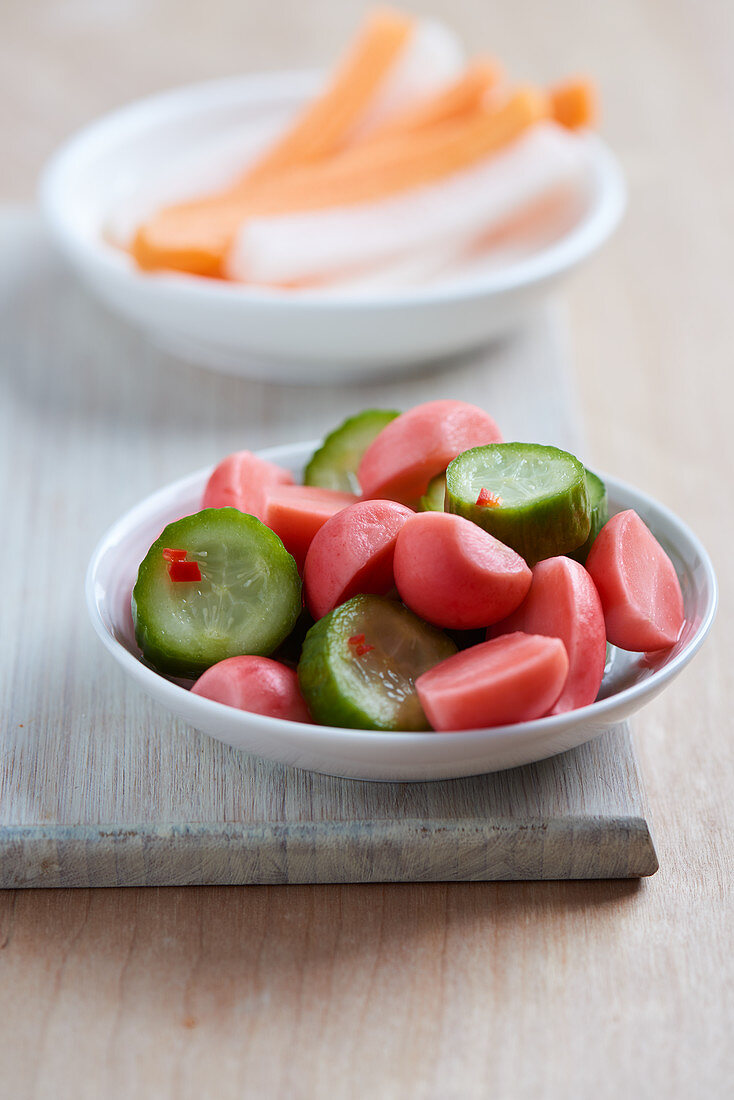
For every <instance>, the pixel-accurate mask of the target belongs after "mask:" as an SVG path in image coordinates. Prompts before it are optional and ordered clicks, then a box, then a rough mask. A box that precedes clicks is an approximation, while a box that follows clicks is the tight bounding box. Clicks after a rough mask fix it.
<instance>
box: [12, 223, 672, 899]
mask: <svg viewBox="0 0 734 1100" xmlns="http://www.w3.org/2000/svg"><path fill="white" fill-rule="evenodd" d="M0 255H1V256H2V257H3V263H4V268H3V269H4V271H5V278H6V282H7V285H8V293H7V295H6V302H5V307H4V309H2V311H1V315H0V348H2V354H3V356H4V358H5V359H6V361H7V362H8V363H11V364H12V365H13V371H12V373H10V374H8V375H6V376H5V379H4V381H5V383H6V384H5V386H4V387H3V389H2V391H1V392H2V398H3V399H2V401H0V424H2V437H3V438H4V440H5V444H6V447H7V454H8V462H7V463H6V465H5V466H4V471H5V476H4V477H3V478H1V479H0V484H2V495H3V497H5V498H7V499H8V500H13V499H15V500H16V501H17V502H18V503H20V505H21V507H20V509H17V508H16V509H15V512H16V521H17V522H16V525H15V526H14V529H13V532H12V534H11V535H9V537H8V541H7V543H6V566H7V568H9V569H10V570H11V572H12V573H13V575H15V576H17V577H18V579H19V584H18V587H17V589H16V592H17V594H18V595H19V596H21V598H20V599H16V600H14V601H13V602H10V601H9V602H8V605H7V607H6V622H7V628H8V629H7V630H6V632H5V635H4V638H3V640H2V641H1V642H0V645H2V647H3V649H4V650H6V651H7V653H6V659H5V660H3V661H2V663H0V669H2V672H0V704H1V705H2V710H3V712H4V714H5V715H6V716H7V722H6V725H5V728H4V729H3V731H2V733H0V887H2V886H5V887H7V886H26V887H32V886H116V885H119V886H128V885H134V886H145V885H153V886H155V885H181V884H196V885H201V884H223V885H224V884H244V883H252V882H255V883H275V882H384V881H396V880H397V881H400V880H416V881H425V880H428V879H434V880H438V881H442V880H461V879H470V880H477V879H493V878H499V879H514V878H521V879H522V878H578V877H586V876H588V877H592V878H611V877H617V876H620V877H625V876H635V875H645V874H652V873H653V872H654V871H655V870H656V869H657V860H656V857H655V851H654V848H653V845H652V842H651V839H650V834H649V830H648V827H647V823H646V821H645V808H644V802H643V798H642V792H641V789H640V784H639V777H638V773H637V768H636V765H635V761H634V756H633V753H632V749H631V744H630V740H629V734H628V732H627V730H626V728H620V729H617V730H614V731H611V732H610V733H608V734H607V735H606V736H605V737H603V738H602V739H601V740H599V741H597V742H595V743H594V744H593V745H589V746H584V747H582V748H580V749H578V750H576V751H575V752H572V753H567V754H564V755H563V756H561V757H556V758H554V759H551V760H548V761H546V762H544V763H543V764H540V765H536V766H534V767H528V768H518V769H513V770H512V771H510V772H505V773H498V774H496V775H490V776H479V777H475V778H472V779H465V780H455V781H452V782H448V783H425V784H391V783H355V782H350V781H349V780H342V779H336V778H333V777H329V776H319V775H313V774H311V773H308V772H304V771H299V770H297V769H294V768H285V767H281V766H280V765H277V764H274V763H271V762H268V761H266V760H263V759H258V758H256V757H250V756H246V755H245V754H243V753H239V752H236V751H235V750H232V749H229V748H228V747H227V746H225V745H221V744H219V743H217V742H215V741H212V740H211V739H209V738H208V737H206V736H204V735H202V734H199V733H197V732H196V731H195V730H192V729H190V728H188V727H187V726H186V725H185V724H184V723H183V722H181V721H177V720H176V719H174V718H173V716H171V715H170V714H169V713H168V712H166V711H165V710H164V708H162V707H160V706H159V705H157V704H155V703H152V702H151V701H150V700H148V699H147V698H146V697H145V696H143V695H142V694H141V693H140V692H139V691H138V690H137V689H136V688H135V687H133V686H131V685H130V684H128V683H127V682H126V681H125V678H124V675H123V673H122V672H121V671H120V670H119V669H118V668H116V667H112V666H111V663H110V659H109V657H108V656H107V655H106V654H105V653H104V652H103V650H102V649H101V647H100V646H99V643H98V642H97V639H96V638H94V637H93V636H92V633H91V631H90V630H89V628H88V625H87V623H86V618H85V615H84V610H83V606H82V601H81V598H80V597H81V584H82V577H83V572H84V567H85V563H86V561H87V559H88V557H89V554H90V551H91V547H92V545H93V543H94V541H95V540H96V538H97V537H98V536H99V535H100V534H101V529H100V521H101V516H102V515H103V514H105V513H108V512H109V510H113V509H115V508H117V509H119V510H122V507H123V502H124V505H125V506H127V505H128V504H131V503H133V502H134V500H135V499H136V498H142V497H143V496H145V495H146V494H147V493H148V492H149V491H150V490H151V489H154V488H156V487H158V486H157V484H156V480H155V479H157V478H158V476H159V475H158V472H157V467H158V464H159V463H165V464H167V465H168V466H169V468H170V469H171V472H172V474H173V471H174V470H175V471H176V472H177V473H184V472H188V471H189V469H190V468H192V466H196V465H197V464H199V462H200V461H201V462H203V463H205V462H207V461H212V460H214V459H215V458H217V457H219V456H221V455H222V454H223V453H226V452H227V451H229V450H233V449H238V448H241V447H242V446H243V445H249V446H250V447H255V446H257V445H258V444H259V443H260V442H261V441H264V440H265V439H267V435H266V434H265V433H266V432H268V433H269V434H270V439H269V441H270V442H275V441H280V440H282V439H283V438H292V437H293V436H292V435H291V433H296V432H301V433H302V434H304V435H314V434H317V433H318V432H319V431H321V430H322V428H323V427H324V423H323V419H324V418H325V417H328V418H329V419H328V420H327V425H330V424H332V423H335V422H338V421H339V420H340V419H341V418H342V417H344V416H345V415H348V414H349V413H350V412H352V411H353V410H354V408H358V407H362V406H370V405H374V404H378V403H379V402H380V401H383V402H387V403H389V404H398V405H400V404H404V405H406V406H409V405H410V404H411V403H413V401H414V400H415V399H416V398H417V396H418V394H419V393H421V394H422V395H423V396H428V395H429V394H433V395H435V396H439V395H441V394H445V393H454V394H456V395H464V396H471V397H472V398H473V399H474V400H476V401H478V402H480V403H482V404H484V405H485V406H486V407H487V408H490V409H491V410H492V413H493V415H494V416H495V417H496V419H497V420H498V422H499V423H501V424H502V425H503V426H504V428H505V430H506V431H508V432H509V433H510V437H511V438H515V437H516V436H517V435H524V436H525V437H530V438H538V439H543V440H546V441H547V442H549V443H557V444H561V445H566V446H569V447H571V448H572V449H573V450H577V449H578V446H579V443H580V440H579V430H578V416H577V412H576V409H575V407H574V399H573V394H572V392H571V390H570V387H569V385H568V377H567V370H566V363H565V361H564V358H563V354H562V349H561V348H560V346H559V342H558V327H557V325H556V324H555V323H554V322H553V320H552V319H551V318H549V317H548V316H546V315H545V314H544V315H542V316H539V317H538V318H537V319H536V321H535V322H534V323H533V324H531V325H530V327H529V328H528V329H526V330H525V331H523V332H522V333H521V334H519V335H518V336H516V337H515V338H513V339H508V340H507V341H505V342H504V344H503V345H502V346H500V347H497V348H494V349H491V350H490V351H489V352H481V353H479V354H477V355H474V356H470V357H466V358H465V359H464V360H463V361H462V362H461V363H460V364H457V363H451V364H449V365H448V366H445V367H444V368H443V369H434V370H433V371H432V373H431V376H430V377H429V378H425V377H424V378H422V379H418V380H415V379H413V380H409V381H407V382H397V383H392V384H391V385H390V386H386V385H385V384H381V385H380V386H376V385H374V384H373V385H370V386H364V387H360V389H359V392H356V391H355V390H354V389H350V390H345V391H344V392H342V393H339V394H336V393H329V394H328V396H329V400H328V404H326V407H324V405H325V403H324V401H323V393H324V391H319V390H303V389H301V390H300V391H298V390H296V391H294V390H293V389H292V388H286V387H283V386H281V387H279V388H278V390H277V391H276V390H274V389H272V388H271V387H268V386H265V385H258V384H254V383H246V382H242V381H238V380H235V379H230V378H220V377H218V376H216V375H212V374H210V373H209V372H206V371H202V370H189V371H186V370H183V369H182V367H181V365H180V364H178V363H173V362H171V361H170V360H168V359H167V358H165V357H163V356H162V355H160V354H158V353H157V352H155V351H154V350H153V349H151V348H149V347H147V346H146V345H145V342H144V339H143V337H142V336H140V335H139V334H138V333H136V332H134V331H132V330H131V329H129V328H128V327H127V326H125V325H123V324H121V323H119V322H117V321H115V320H114V319H113V318H111V317H110V316H109V315H108V313H107V312H106V311H104V310H103V309H101V308H100V307H99V306H98V305H97V304H96V303H95V302H94V301H92V300H91V299H90V298H89V296H88V295H87V294H86V293H85V292H84V291H83V290H82V289H81V288H80V287H79V286H77V285H76V283H75V281H74V280H73V279H70V278H69V277H68V274H67V273H66V271H65V269H64V268H63V267H61V266H60V264H59V262H58V261H57V260H56V259H55V258H54V257H53V255H52V253H51V251H50V249H49V246H48V244H47V243H46V241H45V238H44V235H43V233H42V231H41V229H40V227H39V225H38V222H37V220H36V219H35V218H34V217H33V215H32V214H28V215H26V216H23V215H22V214H19V213H15V214H12V213H8V214H7V215H6V216H5V217H0ZM39 318H43V324H42V326H40V327H39V325H38V319H39ZM141 352H143V353H144V363H143V364H141V363H140V362H139V360H140V358H141ZM526 390H529V391H532V392H533V393H534V394H535V395H536V401H535V403H534V411H533V412H531V411H530V410H528V409H526V408H525V405H526V399H525V392H526ZM326 392H328V391H326ZM306 395H308V398H309V400H308V402H307V401H306ZM409 395H415V397H413V396H409ZM275 397H277V400H278V403H279V404H282V406H283V413H281V415H280V417H279V418H278V419H279V420H280V423H281V426H280V427H278V426H277V424H278V419H276V415H277V414H275V413H274V412H273V411H272V403H273V398H275ZM314 401H315V402H316V404H317V405H318V406H319V408H318V412H317V409H316V406H313V412H311V405H312V403H313V402H314ZM259 409H262V410H263V412H264V413H267V412H268V411H269V416H267V415H265V416H263V417H262V419H263V420H264V421H265V424H262V423H258V420H259V419H260V417H259V416H258V411H257V410H259ZM286 410H288V411H287V412H286ZM230 414H231V417H232V419H231V424H226V423H225V425H223V424H222V421H223V420H225V418H227V417H228V415H230ZM314 420H315V421H316V423H314ZM141 422H142V426H141ZM182 424H183V425H189V428H188V430H187V431H185V432H184V431H182V429H181V425H182ZM100 426H102V427H101V429H100ZM314 428H315V429H316V431H314ZM227 432H230V433H231V436H229V437H228V438H227V440H226V442H225V443H224V445H223V443H222V436H223V435H224V434H226V433H227ZM39 443H40V444H41V445H39ZM153 463H155V465H153ZM42 516H48V517H53V520H52V523H53V537H52V540H51V541H50V542H49V540H48V539H47V538H44V537H40V538H39V537H38V533H37V527H38V519H39V517H42ZM112 518H113V517H112V516H109V518H108V517H107V516H105V518H104V520H102V521H101V522H102V523H103V524H106V523H108V522H109V521H110V520H111V519H112ZM54 638H63V639H64V645H63V647H58V646H55V645H54V644H53V639H54Z"/></svg>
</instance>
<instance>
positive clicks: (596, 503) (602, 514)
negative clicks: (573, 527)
mask: <svg viewBox="0 0 734 1100" xmlns="http://www.w3.org/2000/svg"><path fill="white" fill-rule="evenodd" d="M586 488H587V490H588V492H589V505H590V508H591V528H590V530H589V537H588V538H587V540H586V542H585V543H583V545H582V546H579V548H578V549H577V550H573V551H572V552H571V553H570V554H569V555H568V556H569V557H570V558H573V560H574V561H577V562H579V564H580V565H586V559H587V558H588V556H589V551H590V550H591V547H592V546H593V544H594V539H595V538H596V536H597V535H598V534H599V532H600V531H601V529H602V527H603V526H604V524H605V523H606V522H607V520H608V519H609V501H608V499H607V487H606V485H605V484H604V482H603V481H602V479H601V478H600V477H599V476H598V474H595V473H593V472H592V471H591V470H587V471H586Z"/></svg>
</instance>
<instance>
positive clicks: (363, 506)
mask: <svg viewBox="0 0 734 1100" xmlns="http://www.w3.org/2000/svg"><path fill="white" fill-rule="evenodd" d="M412 515H413V512H412V511H411V510H410V508H406V507H404V505H402V504H397V503H396V502H395V501H394V500H363V501H358V503H357V504H352V505H350V507H348V508H344V509H343V510H342V511H341V512H338V513H337V514H336V515H335V516H332V517H331V519H328V520H327V521H326V523H325V524H324V526H323V527H322V528H321V529H320V530H319V531H317V533H316V534H315V535H314V538H313V541H312V542H311V545H310V547H309V550H308V554H307V555H306V564H305V567H304V570H303V581H304V587H305V593H306V603H307V605H308V609H309V611H310V612H311V614H312V615H313V617H314V619H320V618H321V617H322V616H323V615H326V614H327V613H328V612H329V611H332V610H333V609H334V608H335V607H338V606H339V604H341V603H344V601H345V600H348V599H350V598H351V597H352V596H356V595H358V594H359V593H363V592H369V593H373V594H374V595H377V596H384V595H386V593H388V592H389V591H390V589H391V588H392V587H393V585H394V583H395V581H394V577H393V557H394V554H395V542H396V540H397V537H398V532H399V531H400V529H401V527H402V526H403V524H404V523H405V521H406V520H407V519H408V517H409V516H412Z"/></svg>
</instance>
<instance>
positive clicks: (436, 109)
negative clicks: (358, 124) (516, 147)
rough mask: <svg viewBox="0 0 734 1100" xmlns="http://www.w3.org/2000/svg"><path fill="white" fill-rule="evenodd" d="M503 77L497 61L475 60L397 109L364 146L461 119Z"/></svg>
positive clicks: (376, 129) (369, 136) (374, 131)
mask: <svg viewBox="0 0 734 1100" xmlns="http://www.w3.org/2000/svg"><path fill="white" fill-rule="evenodd" d="M499 76H500V69H499V66H498V65H497V64H496V63H495V62H493V61H485V60H479V61H474V62H472V63H471V64H470V65H469V66H468V67H467V68H466V69H465V70H464V72H463V73H461V75H460V76H458V77H457V78H456V79H455V80H453V81H452V82H451V83H450V84H448V85H445V86H444V87H442V88H439V89H438V91H436V92H434V93H433V94H432V95H428V96H426V97H425V98H424V99H422V100H421V101H420V102H418V103H415V104H411V105H410V106H408V107H407V108H405V107H404V108H403V109H402V110H398V111H394V112H393V114H392V117H390V118H388V119H386V120H385V121H383V122H382V123H381V124H380V125H379V126H376V127H375V128H374V129H373V130H372V131H370V133H369V134H367V135H366V136H365V137H362V138H361V139H360V140H361V144H362V145H363V146H364V145H366V144H367V143H368V142H376V141H382V140H383V139H384V138H386V137H394V136H395V134H407V133H410V132H411V131H414V130H420V129H422V128H423V127H426V126H433V125H435V124H436V123H437V122H448V121H449V120H450V119H453V118H460V117H462V116H463V115H466V114H468V113H469V112H470V111H473V110H476V108H477V107H479V106H480V105H481V102H482V100H483V99H484V96H485V95H486V93H487V92H488V90H489V89H490V88H491V87H493V85H495V84H496V83H497V81H498V79H499Z"/></svg>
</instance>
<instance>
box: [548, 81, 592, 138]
mask: <svg viewBox="0 0 734 1100" xmlns="http://www.w3.org/2000/svg"><path fill="white" fill-rule="evenodd" d="M548 98H549V101H550V111H551V117H552V118H554V119H555V121H556V122H558V123H560V125H561V126H566V127H567V128H568V129H569V130H578V129H580V128H581V127H583V126H591V125H593V123H594V122H595V121H596V117H597V103H596V89H595V88H594V85H593V84H592V83H591V81H589V80H584V79H576V80H567V81H564V83H563V84H557V85H556V87H555V88H551V89H550V90H549V92H548Z"/></svg>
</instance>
